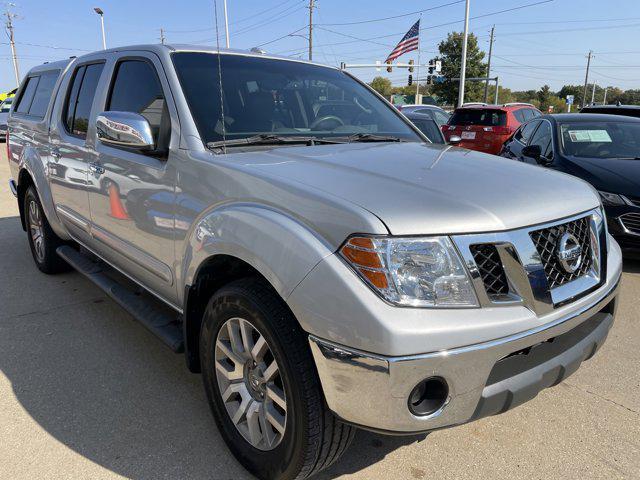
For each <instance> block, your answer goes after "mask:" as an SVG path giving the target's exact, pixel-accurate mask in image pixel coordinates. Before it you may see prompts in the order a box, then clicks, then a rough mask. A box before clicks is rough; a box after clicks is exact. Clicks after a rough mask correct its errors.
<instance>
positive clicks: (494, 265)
mask: <svg viewBox="0 0 640 480" xmlns="http://www.w3.org/2000/svg"><path fill="white" fill-rule="evenodd" d="M470 249H471V254H472V255H473V259H474V260H475V262H476V265H477V266H478V271H479V272H480V276H481V277H482V283H484V288H485V290H486V291H487V295H488V296H489V298H491V299H496V298H499V297H501V296H504V295H507V294H508V293H509V283H508V282H507V276H506V274H505V273H504V267H503V266H502V262H501V261H500V255H499V254H498V249H497V248H496V247H495V245H491V244H479V245H471V247H470Z"/></svg>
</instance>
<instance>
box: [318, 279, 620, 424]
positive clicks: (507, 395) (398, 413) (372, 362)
mask: <svg viewBox="0 0 640 480" xmlns="http://www.w3.org/2000/svg"><path fill="white" fill-rule="evenodd" d="M619 283H620V276H617V278H616V279H615V280H614V281H611V282H607V283H606V284H605V285H604V286H603V287H602V288H601V289H600V291H599V292H598V293H599V295H598V300H597V302H595V303H591V305H589V306H588V307H584V308H582V309H581V310H578V311H574V312H572V313H571V314H570V315H567V316H565V317H561V318H558V319H556V320H554V321H553V322H551V323H548V324H546V325H542V326H538V327H536V328H533V329H531V330H527V331H524V332H521V333H518V334H515V335H510V336H507V337H504V338H500V339H497V340H493V341H488V342H483V343H478V344H475V345H470V346H465V347H459V348H453V349H449V350H443V351H438V352H433V353H426V354H422V355H410V356H402V357H393V356H383V355H376V354H371V353H367V352H363V351H359V350H355V349H351V348H348V347H344V346H341V345H339V344H335V343H332V342H328V341H326V340H322V339H319V338H317V337H315V336H313V335H310V337H309V338H310V344H311V351H312V352H313V357H314V359H315V362H316V366H317V369H318V374H319V376H320V381H321V383H322V387H323V390H324V394H325V398H326V401H327V404H328V406H329V408H330V409H331V410H332V411H333V412H334V413H335V414H336V415H337V416H338V417H340V418H341V419H342V420H344V421H345V422H347V423H351V424H354V425H357V426H360V427H363V428H367V429H370V430H375V431H380V432H383V433H391V434H410V433H417V432H424V431H429V430H434V429H439V428H444V427H449V426H453V425H458V424H462V423H466V422H469V421H472V420H476V419H478V418H481V417H485V416H488V415H494V414H497V413H502V412H504V411H506V410H509V409H510V408H513V407H515V406H518V405H520V404H522V403H524V402H526V401H527V400H530V399H531V398H533V397H535V396H536V395H537V393H538V392H539V391H540V390H542V389H544V388H548V387H551V386H553V385H556V384H557V383H559V382H561V381H562V380H563V379H565V378H567V377H568V376H569V375H571V374H572V373H573V372H574V371H576V370H577V368H578V367H579V365H580V363H581V362H583V361H584V360H587V359H589V358H590V357H591V356H592V355H593V354H594V353H595V352H596V351H597V350H598V348H599V347H600V346H601V345H602V344H603V342H604V340H605V338H606V336H607V333H608V332H609V329H610V328H611V325H612V324H613V318H614V315H615V309H616V303H617V298H616V297H617V293H618V288H619ZM428 378H438V379H440V380H444V382H446V386H447V392H446V398H443V399H442V405H441V407H440V408H438V409H437V410H436V411H434V412H433V413H431V414H429V415H415V414H413V413H412V411H411V410H410V408H409V403H410V400H409V399H410V397H411V393H412V391H413V390H414V388H415V387H416V385H418V384H419V383H421V382H423V381H424V380H425V379H428Z"/></svg>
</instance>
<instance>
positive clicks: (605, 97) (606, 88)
mask: <svg viewBox="0 0 640 480" xmlns="http://www.w3.org/2000/svg"><path fill="white" fill-rule="evenodd" d="M607 90H609V87H605V89H604V98H603V99H602V104H603V105H606V104H607Z"/></svg>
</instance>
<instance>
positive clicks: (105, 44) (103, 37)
mask: <svg viewBox="0 0 640 480" xmlns="http://www.w3.org/2000/svg"><path fill="white" fill-rule="evenodd" d="M93 11H94V12H96V13H97V14H98V15H100V26H101V27H102V49H103V50H106V49H107V39H106V37H105V35H104V12H103V11H102V9H101V8H100V7H94V8H93Z"/></svg>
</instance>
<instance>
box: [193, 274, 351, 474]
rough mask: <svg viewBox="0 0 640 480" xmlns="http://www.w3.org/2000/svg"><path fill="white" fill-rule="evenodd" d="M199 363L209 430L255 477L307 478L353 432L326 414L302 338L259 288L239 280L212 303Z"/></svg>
mask: <svg viewBox="0 0 640 480" xmlns="http://www.w3.org/2000/svg"><path fill="white" fill-rule="evenodd" d="M200 356H201V364H202V370H203V379H204V386H205V390H206V393H207V396H208V399H209V403H210V405H211V409H212V411H213V414H214V417H215V419H216V423H217V424H218V427H219V428H220V430H221V433H222V435H223V437H224V439H225V441H226V443H227V445H228V446H229V448H230V449H231V451H232V453H233V454H234V455H235V456H236V458H237V459H238V460H239V461H240V462H241V463H242V464H243V465H244V466H245V468H247V469H248V470H249V471H250V472H252V473H253V474H254V475H256V476H257V477H259V478H261V479H269V480H271V479H282V480H293V479H303V478H307V477H309V476H311V475H313V474H315V473H317V472H319V471H320V470H322V469H324V468H326V467H328V466H329V465H331V464H332V463H333V462H335V461H336V460H337V459H338V458H339V457H340V456H341V455H342V453H343V452H344V451H345V450H346V448H347V447H348V446H349V444H350V442H351V440H352V439H353V435H354V431H355V430H354V428H353V427H350V426H348V425H345V424H344V423H342V422H340V421H339V420H338V419H336V418H335V417H334V415H333V414H332V413H331V412H330V411H329V410H328V408H327V406H326V404H325V402H324V398H323V395H322V390H321V387H320V383H319V379H318V376H317V374H316V371H315V365H314V363H313V359H312V357H311V352H310V351H309V346H308V340H307V337H306V335H305V334H304V332H303V331H302V329H301V328H300V326H299V325H298V323H297V321H296V319H295V318H294V316H293V315H292V313H291V312H290V311H289V309H288V308H287V306H286V305H285V304H284V302H283V301H282V299H280V297H279V296H278V295H277V294H276V293H275V292H274V291H273V290H272V289H271V288H270V287H269V286H268V285H266V284H265V283H264V282H263V281H261V280H256V279H245V280H239V281H237V282H234V283H232V284H230V285H228V286H226V287H223V288H222V289H220V290H219V291H218V292H217V293H216V294H215V295H214V296H213V297H212V298H211V300H210V301H209V304H208V306H207V309H206V311H205V314H204V318H203V323H202V331H201V336H200Z"/></svg>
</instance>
